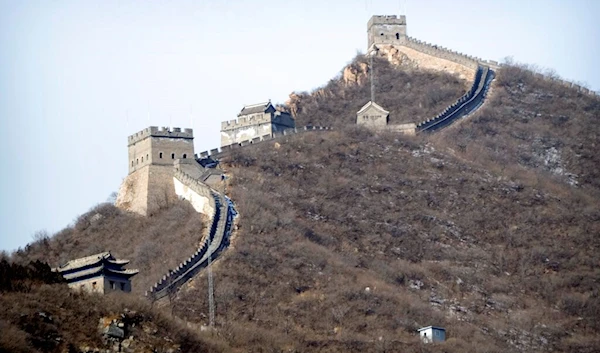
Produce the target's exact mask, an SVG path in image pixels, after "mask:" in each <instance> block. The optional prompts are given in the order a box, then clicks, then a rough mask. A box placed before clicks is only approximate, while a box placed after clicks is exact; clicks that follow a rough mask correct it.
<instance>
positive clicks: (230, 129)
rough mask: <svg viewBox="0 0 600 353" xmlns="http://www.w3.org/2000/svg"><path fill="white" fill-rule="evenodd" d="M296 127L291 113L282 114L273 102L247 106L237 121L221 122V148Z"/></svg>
mask: <svg viewBox="0 0 600 353" xmlns="http://www.w3.org/2000/svg"><path fill="white" fill-rule="evenodd" d="M294 127H296V122H295V121H294V118H292V116H291V115H290V114H289V113H286V112H281V111H279V110H277V109H275V107H274V106H273V104H271V102H270V101H269V102H265V103H259V104H252V105H246V106H244V107H243V108H242V110H241V111H240V113H239V114H238V118H237V120H230V121H223V122H221V146H227V145H231V144H235V143H241V142H243V141H248V140H252V139H253V138H256V137H262V136H266V135H268V136H273V133H275V132H281V131H284V130H288V129H293V128H294Z"/></svg>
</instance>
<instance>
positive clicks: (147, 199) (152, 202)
mask: <svg viewBox="0 0 600 353" xmlns="http://www.w3.org/2000/svg"><path fill="white" fill-rule="evenodd" d="M174 170H175V169H174V167H173V165H164V166H163V165H146V166H144V167H142V168H140V169H138V170H136V171H135V172H133V173H131V174H129V175H128V176H127V177H125V179H124V180H123V183H122V184H121V187H120V188H119V194H118V195H117V200H116V203H115V206H117V207H118V208H121V209H124V210H127V211H131V212H135V213H138V214H140V215H142V216H148V215H151V214H153V213H155V212H156V211H157V210H159V209H160V208H165V207H168V206H169V205H171V204H173V202H174V201H175V200H177V195H176V194H175V187H174V185H173V174H174Z"/></svg>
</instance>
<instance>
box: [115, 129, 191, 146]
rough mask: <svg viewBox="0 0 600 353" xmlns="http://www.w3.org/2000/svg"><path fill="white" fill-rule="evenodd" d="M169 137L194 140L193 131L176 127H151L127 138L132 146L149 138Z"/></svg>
mask: <svg viewBox="0 0 600 353" xmlns="http://www.w3.org/2000/svg"><path fill="white" fill-rule="evenodd" d="M151 136H152V137H169V138H186V139H193V138H194V133H193V130H192V129H183V131H182V129H181V128H179V127H174V128H172V129H169V128H168V127H158V126H150V127H147V128H145V129H144V130H142V131H138V132H136V133H135V134H133V135H130V136H128V137H127V142H128V145H132V144H134V143H136V142H139V141H142V140H143V139H145V138H147V137H151Z"/></svg>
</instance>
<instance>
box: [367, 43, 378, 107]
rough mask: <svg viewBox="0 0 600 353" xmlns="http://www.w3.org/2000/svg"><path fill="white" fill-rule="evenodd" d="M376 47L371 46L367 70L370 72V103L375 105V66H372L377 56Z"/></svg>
mask: <svg viewBox="0 0 600 353" xmlns="http://www.w3.org/2000/svg"><path fill="white" fill-rule="evenodd" d="M377 50H378V49H377V47H376V46H375V44H373V47H372V49H371V51H370V52H369V59H370V64H369V69H370V70H371V102H373V103H375V66H373V57H374V56H375V55H377Z"/></svg>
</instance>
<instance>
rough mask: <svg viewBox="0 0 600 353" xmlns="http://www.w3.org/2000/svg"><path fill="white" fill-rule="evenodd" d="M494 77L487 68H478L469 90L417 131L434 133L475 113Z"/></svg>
mask: <svg viewBox="0 0 600 353" xmlns="http://www.w3.org/2000/svg"><path fill="white" fill-rule="evenodd" d="M494 77H495V74H494V71H493V70H492V69H490V68H489V67H487V66H481V67H479V68H478V69H477V72H476V74H475V78H474V80H473V85H472V87H471V89H470V90H469V91H468V92H467V93H465V94H464V95H463V96H462V97H460V98H459V99H458V100H457V101H456V102H455V103H453V104H452V105H450V106H449V107H447V108H446V109H444V111H443V112H442V113H440V114H438V115H437V116H436V117H433V118H431V119H427V120H426V121H423V122H421V123H419V124H418V125H417V130H418V131H434V130H437V129H440V128H443V127H446V126H448V125H450V124H452V123H453V122H454V121H456V120H457V119H459V118H462V117H464V116H466V115H467V114H470V113H472V112H473V111H475V110H476V109H477V108H479V107H480V106H481V105H482V104H483V102H484V100H485V97H486V93H487V90H488V88H489V86H490V84H491V82H492V80H493V79H494Z"/></svg>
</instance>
